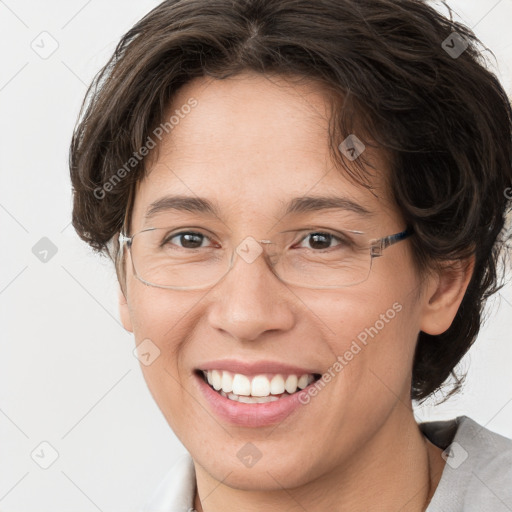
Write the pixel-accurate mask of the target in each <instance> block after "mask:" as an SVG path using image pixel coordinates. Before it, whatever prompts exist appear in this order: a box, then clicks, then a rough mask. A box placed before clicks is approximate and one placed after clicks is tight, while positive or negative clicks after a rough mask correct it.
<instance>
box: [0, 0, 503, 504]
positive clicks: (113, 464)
mask: <svg viewBox="0 0 512 512" xmlns="http://www.w3.org/2000/svg"><path fill="white" fill-rule="evenodd" d="M449 4H450V5H451V6H452V7H453V8H454V9H455V10H456V11H457V12H459V14H461V16H462V19H463V20H464V21H465V22H466V23H467V24H468V25H469V26H471V27H475V26H476V27H475V31H476V33H477V35H478V36H479V37H480V38H481V39H482V40H483V42H484V43H485V44H486V45H487V46H488V47H489V48H490V49H492V50H493V51H494V53H495V55H496V57H497V59H498V63H499V67H498V68H496V69H495V71H496V72H497V74H498V76H499V77H500V78H501V80H502V83H503V84H504V86H505V88H506V90H507V91H508V92H509V93H510V92H512V79H511V77H512V58H511V57H512V31H511V29H510V22H511V21H512V0H501V1H497V0H458V1H451V2H449ZM156 5H157V2H155V1H150V0H139V1H137V2H135V1H122V0H108V1H99V0H89V1H88V2H87V1H84V0H68V1H66V2H64V1H62V0H61V1H58V0H51V1H50V0H49V1H46V2H35V1H32V2H29V1H24V0H6V1H5V2H3V1H0V38H1V46H0V48H1V68H0V108H1V115H0V141H1V151H0V169H1V187H0V225H1V233H2V238H1V240H2V241H1V243H2V246H3V247H4V250H3V251H2V259H1V265H0V315H1V316H0V321H1V327H2V339H1V348H2V351H1V357H0V379H1V380H0V443H1V444H0V450H1V451H0V511H3V512H32V511H37V512H47V511H48V512H49V511H52V512H60V511H69V510H81V511H85V512H88V511H91V512H92V511H97V510H101V511H103V512H107V511H108V512H110V511H112V512H113V511H116V512H117V511H135V510H138V509H139V508H140V507H141V505H142V503H143V501H144V500H145V498H146V497H147V496H148V494H149V493H151V492H152V491H153V489H154V488H155V486H156V485H157V483H158V482H159V480H160V479H161V478H162V477H163V476H164V474H165V472H166V471H167V470H168V468H169V466H170V465H171V464H172V463H173V461H174V459H175V458H176V456H177V454H178V453H180V452H182V451H183V450H184V449H183V447H182V446H181V445H180V443H179V442H178V441H177V440H176V438H175V436H174V435H173V433H172V431H171V430H170V428H169V427H168V425H167V423H166V422H165V420H164V418H163V416H162V415H161V413H160V411H159V409H158V408H157V406H156V404H155V403H154V402H153V400H152V397H151V395H150V393H149V391H148V390H147V387H146V384H145V382H144V380H143V378H142V374H141V371H140V368H139V362H138V361H137V359H136V358H135V357H134V355H133V354H132V350H133V348H134V340H133V338H132V335H131V334H129V333H127V332H125V331H124V329H123V328H122V327H121V325H120V323H119V320H118V312H117V302H116V300H117V297H116V290H117V289H116V281H115V276H114V273H113V270H112V268H111V266H110V263H109V262H108V261H107V260H106V259H103V258H100V257H99V256H96V255H94V254H93V253H92V251H91V250H89V248H88V247H87V246H86V245H85V244H84V243H82V242H81V241H79V240H78V237H77V236H76V234H75V233H74V231H73V228H72V227H71V226H70V212H71V193H70V182H69V177H68V168H67V158H68V147H69V142H70V137H71V133H72V130H73V127H74V123H75V121H76V117H77V114H78V111H79V107H80V104H81V101H82V99H83V96H84V93H85V91H86V86H87V85H88V84H89V83H90V81H91V80H92V78H93V76H94V74H95V73H96V72H97V71H98V70H99V69H100V67H101V66H102V65H103V64H104V63H105V62H106V60H107V58H108V57H109V56H110V54H111V53H112V51H113V49H114V47H115V45H116V44H117V42H118V40H119V38H120V37H121V36H122V34H124V33H125V32H126V31H127V30H128V29H129V28H130V27H131V26H132V25H133V24H134V23H135V22H136V21H137V20H138V19H140V18H141V17H142V16H143V15H144V14H145V13H147V12H148V11H149V10H150V9H152V8H153V7H155V6H156ZM43 31H46V32H48V33H49V34H51V37H52V38H54V39H55V41H56V42H57V43H58V48H57V50H56V51H55V52H54V53H53V54H52V55H51V56H49V57H48V58H47V59H42V58H41V57H40V56H39V55H38V54H36V52H35V51H34V50H33V49H32V48H31V43H32V41H34V40H36V42H37V41H38V40H39V39H37V37H38V36H39V34H40V33H41V32H43ZM45 37H48V36H45ZM49 44H51V41H50V40H49V39H48V40H47V46H46V47H47V48H48V47H49V46H48V45H49ZM42 237H47V238H49V239H50V240H51V241H52V243H53V244H54V245H55V246H56V248H57V253H56V254H55V256H53V257H52V258H51V259H50V260H49V261H48V262H47V263H42V262H41V261H40V260H39V259H38V258H36V256H35V255H34V254H33V252H32V247H33V246H34V245H35V244H36V243H37V242H38V241H39V240H40V239H41V238H42ZM491 315H492V316H490V319H489V321H488V323H487V324H486V327H485V328H484V329H483V331H482V333H481V335H480V337H479V339H478V342H477V344H476V346H475V347H474V348H473V349H472V350H471V352H470V354H469V355H468V357H466V358H465V359H464V362H463V364H462V368H463V369H469V374H468V378H467V382H466V386H465V390H464V393H463V394H459V395H458V396H457V397H456V398H454V399H451V400H449V401H448V402H447V403H445V404H443V405H441V406H438V407H437V408H436V409H435V410H434V409H432V407H422V408H421V409H418V410H417V417H418V420H425V419H431V418H453V417H455V416H457V415H460V414H466V415H468V416H471V417H472V418H474V419H475V420H476V421H477V422H479V423H481V424H482V425H486V426H487V427H488V428H490V429H491V430H494V431H496V432H499V433H501V434H503V435H506V436H508V437H512V379H511V378H510V370H509V367H510V364H511V361H512V343H511V337H512V336H511V322H510V318H511V316H512V293H511V290H510V286H507V288H505V289H504V290H503V291H502V292H501V294H500V296H498V297H497V300H496V301H495V305H494V307H493V309H492V311H491ZM43 441H47V442H48V443H50V444H51V445H52V446H53V447H54V448H55V450H57V452H58V454H59V457H58V459H57V460H56V461H55V463H54V464H53V465H51V466H50V467H49V468H48V469H46V470H45V469H42V468H41V467H39V465H37V464H36V463H35V462H34V460H33V459H32V458H31V453H32V452H33V450H35V449H36V448H38V447H39V445H40V443H41V442H43ZM43 449H44V446H43ZM38 450H40V448H38ZM44 452H45V457H48V456H49V455H48V454H49V453H50V449H49V448H46V449H44Z"/></svg>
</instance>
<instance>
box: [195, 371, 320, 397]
mask: <svg viewBox="0 0 512 512" xmlns="http://www.w3.org/2000/svg"><path fill="white" fill-rule="evenodd" d="M203 373H204V375H205V377H206V379H207V380H208V384H210V385H211V386H213V388H214V389H216V390H217V391H219V390H222V391H224V392H225V393H234V394H235V395H245V396H259V397H263V396H269V395H280V394H282V393H284V392H285V391H287V392H288V393H290V394H291V393H295V392H296V391H297V389H304V388H305V387H306V386H308V385H309V384H311V383H312V382H313V381H314V380H315V378H314V377H313V375H311V374H309V375H308V374H304V375H300V376H298V375H281V374H275V375H271V376H268V375H265V374H261V375H255V376H254V377H249V376H247V375H243V374H241V373H232V372H228V371H225V370H204V371H203Z"/></svg>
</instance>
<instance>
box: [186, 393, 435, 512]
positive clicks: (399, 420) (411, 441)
mask: <svg viewBox="0 0 512 512" xmlns="http://www.w3.org/2000/svg"><path fill="white" fill-rule="evenodd" d="M397 408H398V409H397V410H395V411H394V413H395V414H391V415H390V417H389V418H388V420H387V421H386V423H385V424H384V425H383V426H382V428H380V429H379V431H378V432H377V433H376V434H375V435H374V436H373V438H372V439H370V440H368V441H367V442H366V443H365V445H364V446H362V447H361V448H360V449H359V450H356V451H355V452H354V454H353V456H352V457H351V459H350V460H346V461H343V462H342V463H340V464H339V465H338V466H336V467H334V468H332V470H330V471H329V472H327V473H325V474H324V475H322V476H321V477H319V478H316V479H314V480H312V481H310V482H308V483H307V484H305V485H302V486H300V487H295V488H293V489H285V488H283V487H281V488H279V489H277V490H271V491H268V490H265V491H254V490H243V489H235V488H232V487H229V485H228V483H229V476H228V477H227V478H226V479H225V480H224V482H219V481H217V480H216V479H214V478H213V477H211V475H209V474H208V473H207V472H206V471H205V470H204V469H203V468H202V467H201V466H199V465H198V464H197V463H194V465H195V470H196V480H197V489H198V494H196V497H195V502H194V507H195V509H196V510H197V512H220V511H223V510H244V511H247V512H259V511H265V512H273V511H276V512H277V511H282V510H287V511H290V512H296V511H297V512H299V511H301V512H303V511H304V510H311V511H317V510H329V509H330V510H341V511H350V512H363V511H364V512H386V511H389V512H396V511H397V510H407V511H408V512H423V511H424V510H425V509H426V506H427V504H428V502H429V501H430V500H431V499H432V496H433V494H434V492H435V489H436V487H437V485H438V483H439V480H440V478H441V473H442V470H443V467H444V460H443V459H442V457H441V453H442V450H441V449H440V448H438V447H437V446H435V445H433V444H432V443H430V442H429V441H428V440H427V439H426V438H425V437H424V436H423V435H422V433H421V431H420V430H419V427H418V425H417V423H416V421H415V419H414V415H413V413H412V408H411V409H410V410H408V409H407V407H404V404H403V403H399V404H398V405H397ZM298 465H299V467H300V461H298ZM276 483H277V482H276ZM340 504H342V506H341V507H340Z"/></svg>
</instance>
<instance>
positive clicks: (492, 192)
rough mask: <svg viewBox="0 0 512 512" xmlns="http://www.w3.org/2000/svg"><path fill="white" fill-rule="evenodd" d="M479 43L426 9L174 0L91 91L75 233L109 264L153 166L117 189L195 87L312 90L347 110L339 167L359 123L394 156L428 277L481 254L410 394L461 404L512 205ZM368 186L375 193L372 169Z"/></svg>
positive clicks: (419, 357) (504, 109) (507, 157)
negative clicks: (245, 79)
mask: <svg viewBox="0 0 512 512" xmlns="http://www.w3.org/2000/svg"><path fill="white" fill-rule="evenodd" d="M454 32H456V35H454V34H453V33H454ZM450 37H451V39H450ZM454 37H455V39H454ZM443 41H444V43H443ZM446 41H449V43H448V48H453V47H454V46H455V43H457V44H458V45H459V49H461V50H462V52H461V54H460V55H456V56H455V55H454V54H453V52H452V53H450V52H449V51H448V48H447V45H446ZM461 45H462V46H461ZM481 47H482V45H481V43H480V41H479V40H478V39H477V38H476V36H475V35H474V34H473V32H472V31H471V30H470V29H468V28H467V27H465V26H464V25H462V24H459V23H456V22H454V21H453V19H452V16H451V11H450V18H449V19H448V18H447V17H445V16H443V15H441V14H440V13H439V12H437V11H436V10H434V9H433V8H432V7H430V6H429V5H427V3H426V2H425V1H421V0H402V1H392V0H371V1H370V0H280V1H275V0H208V1H206V0H181V1H177V0H167V1H164V2H162V3H161V4H160V5H158V6H157V7H156V8H155V9H153V10H152V11H151V12H150V13H149V14H147V15H146V16H145V17H144V18H143V19H142V20H140V21H139V22H138V23H137V24H136V25H135V26H134V27H133V28H132V29H131V30H129V31H128V32H127V33H126V34H125V35H124V36H123V37H122V39H121V41H120V42H119V44H118V45H117V47H116V50H115V52H114V54H113V55H112V57H111V59H110V60H109V62H108V63H107V64H106V65H105V67H104V68H102V69H101V70H100V72H99V73H98V74H97V76H96V77H95V79H94V81H93V83H92V84H91V86H90V88H89V90H88V92H87V95H86V98H85V100H84V104H83V106H82V111H81V114H80V118H79V121H78V123H77V126H76V128H75V132H74V134H73V138H72V142H71V150H70V172H71V180H72V185H73V191H74V204H73V219H72V221H73V226H74V227H75V229H76V231H77V232H78V234H79V235H80V237H81V238H82V239H83V240H85V241H86V242H87V243H89V244H90V245H91V246H92V247H93V248H94V249H96V250H98V251H100V252H106V247H107V242H108V241H109V240H111V239H112V238H113V237H114V236H115V235H116V234H117V233H118V232H119V231H120V230H121V229H122V226H123V220H124V218H125V215H129V213H130V209H131V207H132V205H131V198H133V191H134V187H135V185H136V183H137V182H138V181H140V180H141V179H142V177H143V176H144V173H145V164H146V159H145V158H141V159H140V161H137V162H135V161H134V165H133V169H128V170H127V171H126V172H123V173H121V174H122V179H116V180H115V182H113V181H112V180H113V177H115V176H116V171H117V178H121V177H120V176H119V170H120V169H122V168H123V166H125V165H126V162H127V161H129V159H130V158H133V157H134V154H135V153H137V155H138V151H139V150H140V148H141V147H143V146H144V144H145V142H146V141H147V137H148V136H149V135H150V134H151V133H152V132H153V131H154V129H155V127H157V126H158V125H159V123H162V121H163V120H164V115H165V113H166V109H167V107H168V105H169V103H170V101H171V99H172V98H173V96H174V95H175V93H176V91H177V90H178V89H179V88H180V87H181V86H182V85H183V84H185V83H187V82H189V81H191V80H192V79H194V78H196V77H200V76H211V77H213V78H216V79H223V78H226V77H229V76H234V75H236V74H238V73H241V72H243V71H245V70H250V71H256V72H258V73H262V74H267V75H269V74H278V75H287V76H291V77H296V78H297V80H302V79H307V80H312V81H315V82H316V83H318V84H319V85H320V84H321V85H322V86H324V87H326V88H327V90H330V91H332V93H333V98H335V99H337V100H338V99H339V101H337V102H334V103H336V104H335V105H334V103H333V112H332V114H333V116H332V120H331V121H332V123H331V124H330V137H331V148H332V151H333V156H334V157H335V158H338V159H339V160H340V163H343V159H342V158H341V156H340V154H339V152H338V151H337V150H336V148H337V144H336V143H335V142H334V141H338V142H340V141H341V140H343V138H344V137H346V136H347V135H348V134H350V133H353V129H354V126H355V123H356V122H357V124H358V126H359V128H361V129H360V130H359V131H357V132H356V133H357V134H358V137H359V138H361V139H362V140H363V142H364V143H365V144H370V145H372V144H373V145H376V146H377V147H380V148H383V149H384V150H386V151H387V152H389V153H390V154H391V156H392V171H391V177H390V180H391V190H392V194H393V196H394V199H395V201H396V203H397V205H398V206H399V208H400V210H401V212H402V215H403V218H404V219H405V221H406V223H407V224H408V225H409V226H411V227H412V228H413V230H414V232H415V236H413V237H412V238H411V239H410V240H411V245H412V248H413V253H414V258H415V262H416V263H417V264H418V268H420V269H427V268H434V267H435V266H436V265H438V264H440V263H442V262H447V261H451V260H457V259H459V260H460V259H465V258H467V257H469V256H472V255H474V257H475V267H474V271H473V275H472V279H471V281H470V283H469V286H468V289H467V291H466V294H465V296H464V298H463V301H462V304H461V306H460V308H459V310H458V312H457V315H456V317H455V319H454V321H453V323H452V325H451V327H450V328H449V329H448V330H447V331H446V332H444V333H443V334H440V335H437V336H432V335H428V334H426V333H424V332H420V334H419V338H418V342H417V347H416V353H415V359H414V367H413V379H412V387H411V398H412V399H417V400H422V399H425V398H426V397H427V396H428V395H430V394H431V393H432V392H434V391H435V390H437V389H439V388H440V387H441V386H442V384H443V383H444V382H445V381H446V379H447V378H448V377H449V376H450V374H451V375H452V376H453V377H455V381H456V382H455V385H454V386H453V388H452V390H451V392H450V394H449V395H448V396H450V395H451V394H453V393H454V392H455V391H456V390H457V389H459V388H460V385H461V379H460V378H459V377H458V376H457V375H456V373H455V371H454V368H455V366H456V365H457V363H458V362H459V361H460V360H461V358H462V357H463V356H464V354H465V353H466V352H467V351H468V349H469V348H470V346H471V345H472V343H473V342H474V341H475V339H476V337H477V334H478V332H479V330H480V326H481V321H482V314H483V310H484V305H485V301H486V299H487V298H488V297H489V295H491V294H493V293H495V292H496V291H497V290H498V289H499V288H500V287H501V286H502V284H500V283H499V272H498V270H499V262H500V257H501V256H503V255H505V254H506V252H505V251H503V246H504V232H505V230H504V229H503V228H504V224H505V216H506V212H507V211H508V210H509V209H510V203H511V202H510V198H511V196H512V194H507V192H506V191H507V190H509V191H510V190H511V189H510V187H511V186H512V170H511V161H512V148H511V146H512V141H511V138H512V137H511V125H512V111H511V105H510V100H509V99H508V98H507V95H506V93H505V92H504V90H503V88H502V87H501V85H500V84H499V81H498V80H497V78H496V77H495V75H494V74H493V73H491V72H490V71H489V70H487V69H486V67H485V62H484V60H483V58H482V56H481V55H482V54H481V52H480V48H481ZM363 128H364V133H363ZM331 132H332V133H331ZM363 135H364V137H363ZM336 155H337V156H336ZM360 160H361V161H360V162H359V164H360V165H361V166H362V162H363V161H364V159H360ZM132 163H133V162H132ZM124 168H125V170H126V167H124ZM361 171H362V167H361ZM356 179H358V180H360V182H361V184H363V185H365V186H368V184H367V183H366V182H365V177H364V174H363V173H362V172H361V173H360V174H358V176H356ZM108 184H110V185H108ZM99 196H102V197H99ZM118 275H119V272H118ZM120 277H121V276H120Z"/></svg>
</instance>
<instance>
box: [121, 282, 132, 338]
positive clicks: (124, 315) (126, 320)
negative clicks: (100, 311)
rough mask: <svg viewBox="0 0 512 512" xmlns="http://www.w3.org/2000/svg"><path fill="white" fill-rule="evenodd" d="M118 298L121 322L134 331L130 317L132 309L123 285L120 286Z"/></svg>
mask: <svg viewBox="0 0 512 512" xmlns="http://www.w3.org/2000/svg"><path fill="white" fill-rule="evenodd" d="M118 299H119V315H120V317H121V323H122V324H123V327H124V328H125V329H126V330H127V331H130V332H133V326H132V319H131V317H130V309H129V308H128V302H127V301H126V297H125V295H124V292H123V290H122V289H121V286H119V290H118Z"/></svg>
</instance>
